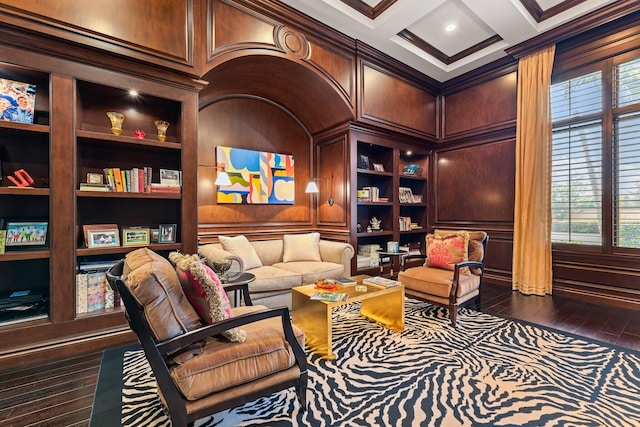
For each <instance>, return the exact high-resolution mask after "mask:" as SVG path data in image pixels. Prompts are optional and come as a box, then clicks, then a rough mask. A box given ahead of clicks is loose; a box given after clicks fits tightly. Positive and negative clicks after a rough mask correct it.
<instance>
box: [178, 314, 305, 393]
mask: <svg viewBox="0 0 640 427" xmlns="http://www.w3.org/2000/svg"><path fill="white" fill-rule="evenodd" d="M263 309H266V307H265V306H260V305H257V306H250V307H241V308H238V309H233V312H234V315H241V314H244V313H248V312H251V311H255V310H263ZM243 328H244V329H245V330H246V332H247V340H246V341H245V342H244V343H241V344H233V345H229V343H228V342H226V341H225V340H220V339H216V338H210V339H207V342H206V344H205V346H204V352H203V353H202V354H200V355H199V356H197V357H194V358H192V359H190V360H188V361H187V362H185V363H183V364H180V365H176V366H173V367H172V368H171V377H172V378H173V380H174V382H175V383H176V385H177V386H178V388H179V389H180V392H181V393H182V394H183V395H184V396H185V397H186V398H187V399H188V400H197V399H200V398H202V397H204V396H207V395H209V394H211V393H215V392H218V391H222V390H225V389H228V388H230V387H234V386H237V385H239V384H244V383H246V382H249V381H253V380H255V379H256V378H261V377H265V376H268V375H270V374H273V373H276V372H280V371H283V370H286V369H288V368H290V367H292V366H293V365H294V364H295V356H294V354H293V351H292V350H291V346H289V344H288V343H287V342H286V340H285V338H284V331H283V329H282V320H281V319H280V318H279V317H274V318H269V319H265V320H261V321H259V322H254V323H250V324H247V325H245V326H243ZM293 331H294V335H295V336H296V339H297V340H298V342H299V343H300V344H301V346H302V347H303V348H304V333H303V332H302V331H301V330H300V329H299V328H298V327H296V326H295V325H293Z"/></svg>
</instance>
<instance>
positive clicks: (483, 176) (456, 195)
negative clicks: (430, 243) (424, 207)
mask: <svg viewBox="0 0 640 427" xmlns="http://www.w3.org/2000/svg"><path fill="white" fill-rule="evenodd" d="M432 169H433V171H434V173H433V192H434V197H435V200H434V202H433V206H434V209H435V210H434V221H435V226H438V227H439V226H440V224H441V223H447V224H452V223H456V224H461V225H464V224H469V223H476V222H478V221H481V222H482V223H484V224H503V225H511V226H512V224H513V212H514V195H515V140H514V139H511V138H508V139H504V140H498V141H492V142H486V143H483V144H480V145H477V144H476V145H471V144H467V145H465V146H459V147H456V148H452V149H440V150H437V151H436V152H435V155H434V163H433V166H432Z"/></svg>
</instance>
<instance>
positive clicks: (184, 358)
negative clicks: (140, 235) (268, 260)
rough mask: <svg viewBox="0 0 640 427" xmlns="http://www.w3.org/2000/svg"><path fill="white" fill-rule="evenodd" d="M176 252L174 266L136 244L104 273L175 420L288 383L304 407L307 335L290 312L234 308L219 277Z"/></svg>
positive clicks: (221, 407)
mask: <svg viewBox="0 0 640 427" xmlns="http://www.w3.org/2000/svg"><path fill="white" fill-rule="evenodd" d="M171 255H175V258H174V257H171ZM171 255H170V258H171V260H172V261H173V262H175V263H176V266H175V267H174V266H173V265H172V264H171V263H170V262H169V261H168V260H166V259H165V258H163V257H162V256H160V255H158V254H156V253H154V252H153V251H151V250H149V249H148V248H141V249H138V250H136V251H133V252H131V253H129V254H127V256H126V258H125V259H124V260H122V261H120V262H119V263H118V264H116V265H115V266H114V267H112V268H111V269H110V270H109V272H108V273H107V278H108V280H109V283H110V284H111V286H113V287H115V288H116V289H117V290H118V292H119V293H120V296H121V299H122V302H123V304H124V306H125V309H126V316H127V319H128V321H129V324H130V326H131V329H132V330H133V332H135V334H136V335H137V336H138V339H139V341H140V343H141V345H142V348H143V349H144V352H145V356H146V358H147V360H148V361H149V364H150V366H151V368H152V370H153V373H154V375H155V377H156V381H157V384H158V394H159V395H160V399H161V400H162V402H163V403H164V405H165V407H166V408H167V409H168V413H169V415H170V417H171V421H172V425H174V426H186V425H193V422H194V421H195V420H197V419H200V418H202V417H204V416H207V415H210V414H213V413H216V412H220V411H222V410H225V409H228V408H233V407H236V406H239V405H241V404H244V403H245V402H249V401H252V400H254V399H256V398H258V397H261V396H265V395H269V394H272V393H274V392H276V391H279V390H282V389H286V388H289V387H295V389H296V393H297V396H298V400H299V402H300V405H301V407H302V410H304V409H305V407H306V387H307V362H306V357H305V354H304V350H303V348H304V333H303V332H302V330H301V329H299V328H297V327H295V326H294V325H292V323H291V320H290V314H289V309H288V308H286V307H282V308H277V309H267V308H266V307H265V306H251V305H247V301H246V300H245V304H244V305H243V306H240V307H233V308H231V307H230V305H229V303H228V299H227V300H226V303H225V302H224V301H223V299H224V298H226V291H229V289H226V288H224V287H221V288H220V289H216V286H221V285H220V283H219V281H217V276H215V274H214V273H212V272H211V270H210V269H209V268H208V267H206V266H204V265H203V264H204V263H201V262H199V258H198V257H197V256H187V255H182V254H178V253H177V252H176V253H173V254H171ZM205 276H206V277H205ZM203 283H204V285H206V286H204V285H203ZM244 286H245V289H243V292H244V295H245V296H248V291H247V289H246V285H244ZM194 291H195V292H194ZM198 298H200V301H199V302H197V301H196V300H197V299H198ZM194 303H195V304H194ZM214 303H215V304H214ZM216 304H217V305H216ZM249 304H250V301H249ZM203 308H204V311H203V312H199V310H201V309H203Z"/></svg>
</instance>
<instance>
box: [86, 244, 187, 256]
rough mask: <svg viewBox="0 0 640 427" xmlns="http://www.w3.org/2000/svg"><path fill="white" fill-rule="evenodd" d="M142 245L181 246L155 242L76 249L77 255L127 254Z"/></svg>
mask: <svg viewBox="0 0 640 427" xmlns="http://www.w3.org/2000/svg"><path fill="white" fill-rule="evenodd" d="M141 247H147V248H149V249H151V250H152V251H175V250H178V249H180V248H181V245H180V243H167V244H153V245H146V246H112V247H109V248H79V249H77V250H76V255H77V256H93V255H111V254H123V255H124V254H127V253H129V252H132V251H135V250H136V249H139V248H141Z"/></svg>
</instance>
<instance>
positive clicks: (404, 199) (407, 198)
mask: <svg viewBox="0 0 640 427" xmlns="http://www.w3.org/2000/svg"><path fill="white" fill-rule="evenodd" d="M399 190H400V191H399V195H400V203H415V202H414V201H413V191H411V188H409V187H400V188H399Z"/></svg>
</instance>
